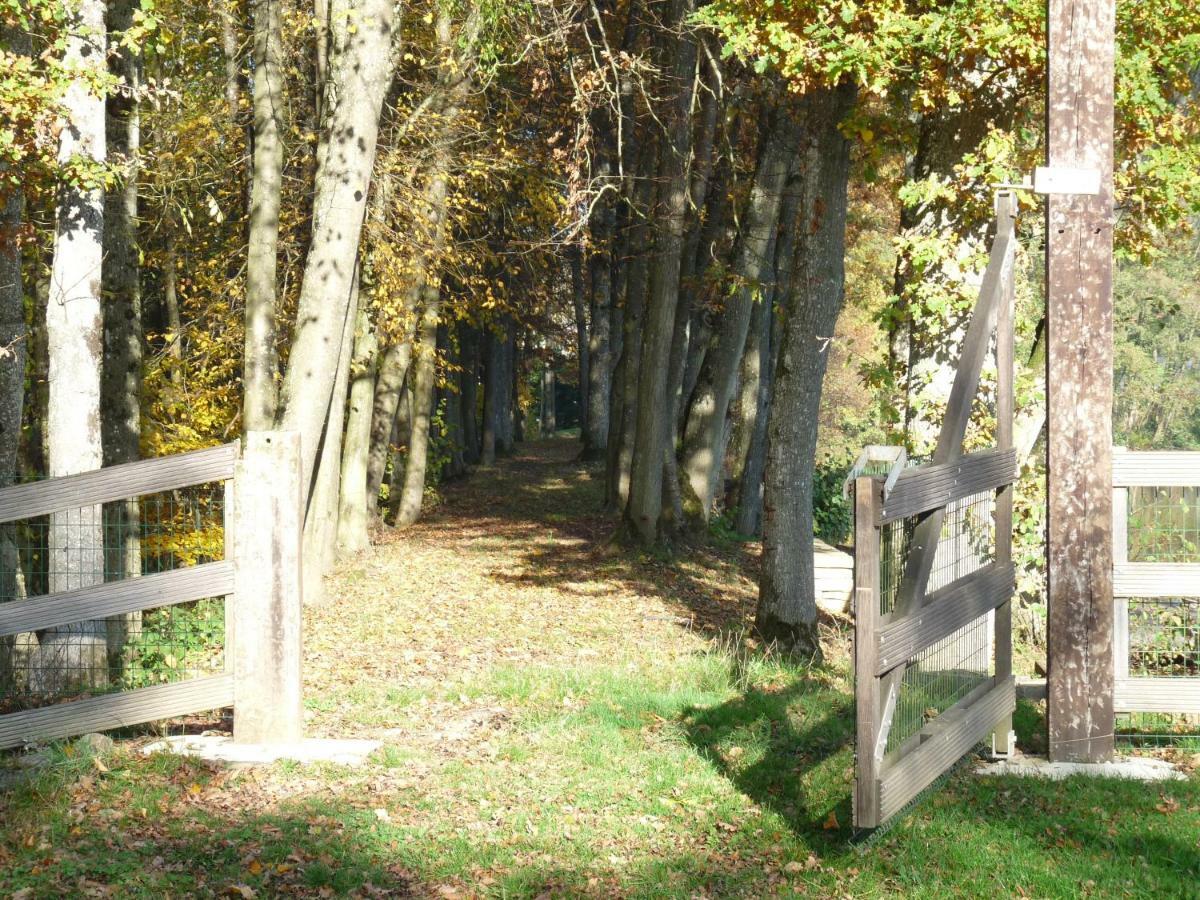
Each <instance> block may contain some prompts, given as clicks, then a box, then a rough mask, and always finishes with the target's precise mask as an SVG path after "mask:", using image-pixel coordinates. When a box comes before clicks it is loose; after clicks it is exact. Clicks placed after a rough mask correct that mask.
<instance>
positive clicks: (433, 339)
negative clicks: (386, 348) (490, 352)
mask: <svg viewBox="0 0 1200 900" xmlns="http://www.w3.org/2000/svg"><path fill="white" fill-rule="evenodd" d="M439 293H440V290H439V288H438V287H437V286H435V285H430V286H428V287H427V288H426V298H425V306H424V309H422V310H421V322H420V325H418V326H417V334H418V339H419V343H418V346H417V353H416V361H415V363H414V365H413V415H412V433H411V436H410V437H409V440H408V458H407V459H406V460H405V466H404V486H403V488H402V490H401V493H400V498H399V505H398V506H397V507H396V521H395V524H396V526H397V527H399V528H406V527H408V526H409V525H412V524H413V523H415V522H416V521H417V519H419V518H420V517H421V503H422V501H423V500H424V499H425V469H426V465H427V463H428V461H429V424H430V420H431V419H432V417H433V413H434V412H435V410H434V409H433V404H434V392H435V388H436V387H437V333H438V315H439V313H440V311H441V302H440V297H439V296H438V294H439Z"/></svg>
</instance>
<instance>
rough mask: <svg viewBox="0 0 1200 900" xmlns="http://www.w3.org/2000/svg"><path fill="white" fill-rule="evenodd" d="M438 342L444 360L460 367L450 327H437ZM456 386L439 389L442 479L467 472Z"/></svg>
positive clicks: (456, 347)
mask: <svg viewBox="0 0 1200 900" xmlns="http://www.w3.org/2000/svg"><path fill="white" fill-rule="evenodd" d="M438 343H439V344H442V345H444V346H445V348H446V361H447V362H448V363H449V364H450V365H451V366H454V367H457V368H460V369H461V368H462V346H461V345H460V344H459V342H458V341H457V340H456V339H453V338H452V336H451V333H450V329H449V328H447V327H446V326H445V325H442V326H441V327H440V328H439V329H438ZM457 388H458V385H457V384H447V385H446V387H445V388H444V390H442V391H441V393H442V396H443V397H444V400H445V411H444V414H443V416H442V427H443V428H444V429H445V431H444V434H445V437H446V445H447V447H446V452H447V458H446V464H445V465H444V466H443V467H442V472H441V478H442V480H443V481H449V480H450V479H452V478H461V477H462V476H463V475H465V474H466V473H467V461H466V454H465V453H464V452H463V425H462V395H461V394H460V393H459V391H458V389H457Z"/></svg>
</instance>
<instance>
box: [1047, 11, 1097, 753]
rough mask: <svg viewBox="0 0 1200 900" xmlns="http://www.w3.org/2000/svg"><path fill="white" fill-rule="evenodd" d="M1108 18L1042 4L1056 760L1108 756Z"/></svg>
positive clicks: (1050, 715) (1050, 711)
mask: <svg viewBox="0 0 1200 900" xmlns="http://www.w3.org/2000/svg"><path fill="white" fill-rule="evenodd" d="M1114 19H1115V0H1049V35H1048V37H1049V42H1048V50H1049V59H1048V70H1049V84H1048V96H1047V113H1048V122H1047V155H1048V164H1049V170H1048V172H1047V177H1046V179H1045V180H1046V183H1047V188H1048V189H1047V191H1046V192H1047V193H1049V194H1050V196H1049V198H1048V202H1047V228H1046V242H1047V247H1046V292H1047V337H1048V342H1049V352H1048V353H1047V374H1046V401H1047V417H1046V419H1047V429H1048V436H1049V437H1048V447H1049V464H1048V476H1049V533H1048V542H1047V544H1048V548H1047V553H1048V566H1047V569H1048V577H1049V628H1048V646H1049V650H1048V663H1049V664H1048V667H1047V668H1048V675H1049V691H1048V697H1049V702H1048V705H1047V706H1048V708H1047V719H1048V723H1049V731H1050V759H1051V760H1054V761H1064V762H1065V761H1078V762H1103V761H1105V760H1108V759H1111V758H1112V755H1113V723H1114V719H1113V591H1112V396H1113V392H1112V367H1113V356H1112V352H1113V350H1112V346H1113V331H1112V240H1113V196H1112V171H1113V58H1114V46H1115V37H1114ZM1035 183H1036V182H1035ZM1097 184H1098V186H1099V187H1098V192H1096V190H1097V188H1096V186H1097ZM1089 191H1091V193H1089Z"/></svg>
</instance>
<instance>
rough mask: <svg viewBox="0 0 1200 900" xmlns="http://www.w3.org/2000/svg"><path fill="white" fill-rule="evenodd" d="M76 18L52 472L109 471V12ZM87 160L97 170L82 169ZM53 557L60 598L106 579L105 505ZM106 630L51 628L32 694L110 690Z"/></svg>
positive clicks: (63, 524) (87, 1)
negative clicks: (105, 293)
mask: <svg viewBox="0 0 1200 900" xmlns="http://www.w3.org/2000/svg"><path fill="white" fill-rule="evenodd" d="M67 15H68V17H67V26H66V41H65V45H64V53H63V55H64V61H65V64H64V65H65V68H66V69H68V70H69V71H72V72H73V73H74V77H73V79H72V81H71V83H70V86H69V87H68V88H67V91H66V94H65V96H64V98H63V104H62V105H63V109H64V117H65V121H64V126H65V127H63V129H62V131H61V134H60V137H59V151H58V152H59V161H60V163H61V164H62V165H63V167H64V169H65V170H68V171H70V169H69V168H68V167H70V168H73V169H74V172H73V173H72V175H71V176H70V180H67V181H66V182H65V183H63V184H62V185H61V186H60V188H59V201H58V208H57V216H56V222H55V233H54V254H53V261H52V263H51V269H50V295H49V301H48V304H47V307H46V332H47V340H48V343H49V365H50V369H49V378H48V380H49V384H50V399H49V408H48V411H47V424H46V435H47V442H48V446H49V463H50V474H51V475H71V474H75V473H77V472H86V471H89V470H93V469H99V468H100V467H101V465H102V464H103V456H102V453H101V441H102V438H101V404H100V396H101V393H100V381H101V368H102V364H103V350H102V348H103V346H104V327H103V318H102V315H101V298H100V295H101V284H102V277H101V268H102V263H103V258H104V183H103V166H104V163H105V160H106V146H105V127H104V91H105V89H106V86H107V84H108V77H107V75H108V73H107V65H106V59H107V55H106V52H105V51H106V49H107V36H106V32H105V5H104V2H103V0H82V2H80V3H79V4H78V6H77V7H76V8H74V9H73V10H71V11H70V12H69V13H68V14H67ZM82 161H86V163H87V164H88V165H86V166H84V167H82V168H81V167H80V166H79V163H80V162H82ZM49 556H50V567H49V568H50V591H51V593H58V592H62V591H69V590H74V589H77V588H81V587H85V586H87V585H91V584H95V583H97V582H100V581H103V579H104V523H103V508H102V507H99V506H92V507H83V508H80V509H72V510H66V511H63V512H59V513H55V514H53V515H52V516H51V521H50V545H49ZM107 631H108V629H107V623H106V622H105V621H104V620H102V619H98V620H93V621H88V622H80V623H77V624H74V625H65V626H57V627H55V628H51V629H48V630H47V631H46V632H44V633H43V634H42V636H41V639H40V644H39V646H38V648H37V650H36V651H35V653H34V656H33V659H32V660H31V663H30V668H31V670H32V672H31V675H32V677H31V687H32V688H33V689H34V690H40V691H47V692H53V691H56V690H60V689H62V688H63V687H65V686H68V685H71V684H83V685H84V686H96V685H100V684H104V683H106V682H107V680H108V646H107Z"/></svg>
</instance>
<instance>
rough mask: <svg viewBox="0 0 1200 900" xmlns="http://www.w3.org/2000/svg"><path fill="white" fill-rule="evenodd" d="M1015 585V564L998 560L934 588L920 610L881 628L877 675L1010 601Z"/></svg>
mask: <svg viewBox="0 0 1200 900" xmlns="http://www.w3.org/2000/svg"><path fill="white" fill-rule="evenodd" d="M1015 584H1016V571H1015V569H1014V568H1013V565H1012V563H998V562H997V563H991V564H989V565H987V566H984V567H983V568H982V569H980V570H979V571H978V572H972V573H971V574H970V575H967V576H966V577H964V578H960V579H958V580H957V581H955V582H953V583H951V584H948V585H947V586H946V587H944V588H942V589H941V590H939V591H934V592H933V593H932V594H930V595H929V596H928V597H926V598H925V603H924V605H922V606H921V608H920V609H919V610H918V611H917V612H915V613H913V614H911V615H908V616H904V617H902V618H900V619H897V620H895V621H893V622H891V623H889V624H888V625H886V626H884V627H883V628H882V629H881V630H880V632H879V652H878V658H877V660H876V669H875V672H876V674H878V675H883V674H885V673H886V672H888V671H890V670H891V669H894V668H895V667H896V666H899V665H902V664H903V663H905V662H907V661H908V660H910V659H912V658H913V657H914V656H916V655H917V654H918V653H920V652H921V651H922V650H924V649H925V648H926V647H931V646H933V645H934V644H936V643H937V642H938V641H940V640H942V639H943V638H947V637H949V636H950V635H952V634H954V632H956V631H958V630H959V629H960V628H963V627H965V626H967V625H969V624H971V623H972V622H974V621H975V620H976V619H978V618H979V617H980V616H985V615H987V614H988V613H989V612H991V611H992V610H994V609H997V608H998V607H1000V606H1001V605H1002V604H1004V603H1007V602H1008V601H1009V600H1011V599H1012V594H1013V588H1014V587H1015ZM1005 674H1008V673H1005Z"/></svg>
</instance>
